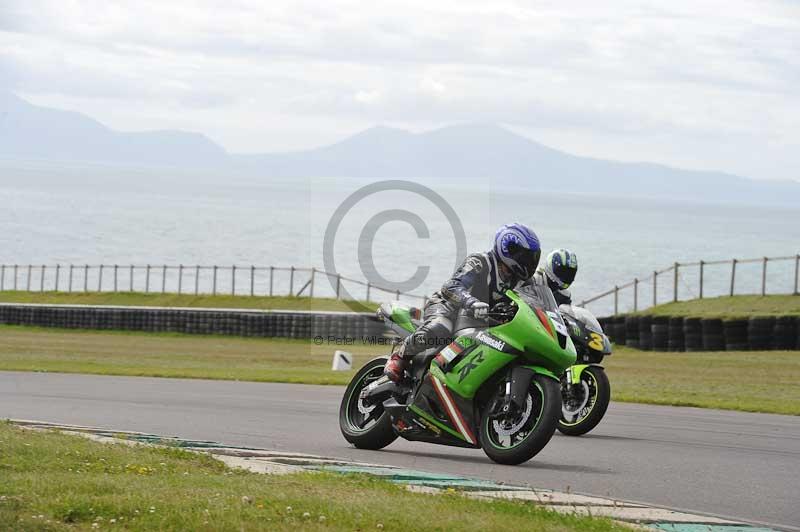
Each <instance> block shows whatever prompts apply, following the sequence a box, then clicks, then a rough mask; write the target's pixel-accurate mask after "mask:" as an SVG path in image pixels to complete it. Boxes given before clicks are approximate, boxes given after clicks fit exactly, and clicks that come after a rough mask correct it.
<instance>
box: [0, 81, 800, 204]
mask: <svg viewBox="0 0 800 532" xmlns="http://www.w3.org/2000/svg"><path fill="white" fill-rule="evenodd" d="M0 159H13V160H39V161H71V162H100V163H111V164H118V165H135V166H156V167H161V166H167V167H172V168H179V169H181V170H192V169H204V170H209V169H211V170H215V169H217V170H224V171H225V172H226V175H234V174H237V175H238V174H241V173H245V174H248V175H251V176H252V175H255V176H257V177H259V178H261V177H263V179H265V180H268V179H280V178H307V177H347V178H361V179H364V180H367V179H386V178H406V179H415V180H420V181H423V182H424V181H427V182H434V183H451V184H463V185H493V186H499V187H512V186H513V187H517V188H524V189H530V190H543V191H552V192H572V193H579V194H606V195H613V196H622V197H627V196H644V197H669V198H681V199H697V200H711V201H743V202H758V203H782V204H786V203H796V202H798V201H800V183H798V182H789V181H785V182H779V181H767V180H752V179H746V178H743V177H738V176H734V175H731V174H726V173H721V172H701V171H692V170H680V169H676V168H670V167H667V166H663V165H658V164H651V163H622V162H614V161H606V160H601V159H592V158H588V157H578V156H575V155H570V154H568V153H564V152H561V151H558V150H554V149H552V148H548V147H547V146H544V145H542V144H539V143H537V142H534V141H532V140H530V139H528V138H525V137H522V136H520V135H517V134H515V133H512V132H511V131H508V130H506V129H504V128H502V127H499V126H495V125H491V124H466V125H457V126H450V127H444V128H441V129H436V130H433V131H428V132H425V133H411V132H408V131H404V130H401V129H393V128H388V127H374V128H371V129H368V130H366V131H363V132H361V133H358V134H356V135H354V136H352V137H349V138H347V139H344V140H342V141H341V142H337V143H335V144H331V145H329V146H324V147H321V148H316V149H312V150H305V151H296V152H289V153H274V154H250V155H234V154H229V153H227V152H226V151H225V150H224V149H223V148H222V147H221V146H219V145H217V144H215V143H214V142H212V141H211V140H209V139H208V138H207V137H205V136H203V135H200V134H197V133H186V132H182V131H147V132H139V133H122V132H119V131H114V130H112V129H109V128H107V127H106V126H104V125H102V124H100V123H99V122H96V121H95V120H93V119H91V118H89V117H87V116H85V115H82V114H80V113H74V112H67V111H60V110H55V109H48V108H44V107H38V106H34V105H31V104H30V103H28V102H25V101H24V100H22V99H20V98H18V97H16V96H14V95H13V94H10V93H2V92H0Z"/></svg>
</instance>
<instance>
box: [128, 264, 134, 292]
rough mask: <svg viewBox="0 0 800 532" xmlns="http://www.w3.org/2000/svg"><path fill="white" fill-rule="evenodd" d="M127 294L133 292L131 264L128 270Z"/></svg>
mask: <svg viewBox="0 0 800 532" xmlns="http://www.w3.org/2000/svg"><path fill="white" fill-rule="evenodd" d="M128 292H133V264H131V265H130V267H129V269H128Z"/></svg>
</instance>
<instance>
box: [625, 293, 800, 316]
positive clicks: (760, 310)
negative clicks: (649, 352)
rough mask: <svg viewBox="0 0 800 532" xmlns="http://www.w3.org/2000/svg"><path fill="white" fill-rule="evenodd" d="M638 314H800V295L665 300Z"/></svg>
mask: <svg viewBox="0 0 800 532" xmlns="http://www.w3.org/2000/svg"><path fill="white" fill-rule="evenodd" d="M638 314H642V315H652V316H676V317H678V316H685V317H697V318H748V317H750V316H787V315H791V316H800V296H792V295H784V296H733V297H712V298H704V299H692V300H690V301H678V302H676V303H665V304H663V305H658V306H655V307H652V308H649V309H647V310H644V311H641V312H639V313H638Z"/></svg>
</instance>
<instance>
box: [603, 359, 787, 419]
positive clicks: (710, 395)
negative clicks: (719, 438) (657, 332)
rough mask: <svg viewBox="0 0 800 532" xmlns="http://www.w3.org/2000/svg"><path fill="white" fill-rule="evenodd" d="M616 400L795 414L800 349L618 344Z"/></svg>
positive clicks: (613, 363)
mask: <svg viewBox="0 0 800 532" xmlns="http://www.w3.org/2000/svg"><path fill="white" fill-rule="evenodd" d="M603 365H604V366H605V367H606V370H607V371H608V376H609V379H610V380H611V390H612V393H611V397H612V399H613V400H615V401H625V402H631V403H651V404H660V405H675V406H697V407H704V408H722V409H728V410H742V411H747V412H769V413H774V414H790V415H795V416H797V415H800V401H798V400H797V398H798V391H797V382H798V380H800V351H763V352H758V351H740V352H735V351H734V352H731V351H724V352H709V353H661V352H650V351H638V350H634V349H629V348H624V347H618V348H616V350H615V353H614V354H613V355H611V356H610V357H608V358H607V359H606V360H605V361H604V364H603Z"/></svg>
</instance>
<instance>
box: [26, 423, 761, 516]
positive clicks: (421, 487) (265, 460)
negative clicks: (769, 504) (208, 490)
mask: <svg viewBox="0 0 800 532" xmlns="http://www.w3.org/2000/svg"><path fill="white" fill-rule="evenodd" d="M10 421H11V422H12V423H14V424H15V425H18V426H20V427H23V428H26V429H30V430H54V431H59V432H63V433H68V434H74V435H78V436H82V437H85V438H89V439H91V440H93V441H97V442H101V443H114V444H127V445H148V446H159V447H180V448H182V449H185V450H187V451H191V452H198V453H207V454H210V455H212V456H213V457H214V458H216V459H218V460H220V461H222V462H223V463H225V464H226V465H227V466H229V467H232V468H241V469H245V470H247V471H251V472H253V473H260V474H270V475H275V474H292V473H300V472H309V471H312V472H313V471H327V472H334V473H342V474H367V475H373V476H377V477H381V478H384V479H386V480H388V481H391V482H396V483H400V484H404V485H405V486H406V488H407V489H409V490H410V491H414V492H417V493H427V494H441V493H445V492H458V493H460V494H462V495H463V496H465V497H470V498H475V499H482V500H497V499H503V500H517V501H528V502H531V503H534V504H538V505H541V506H543V507H545V508H547V509H549V510H552V511H555V512H559V513H565V514H577V515H585V516H593V517H607V518H610V519H613V520H615V521H618V522H620V523H623V524H625V525H630V526H633V527H635V528H640V529H646V530H661V531H668V532H699V531H704V532H768V531H772V530H774V529H771V528H765V527H758V526H753V525H750V524H747V523H743V522H740V521H736V520H731V519H725V518H722V517H715V516H708V515H699V514H693V513H687V512H681V511H676V510H671V509H667V508H658V507H652V506H648V505H645V504H641V503H635V502H630V501H623V500H618V499H611V498H604V497H596V496H591V495H583V494H578V493H567V492H561V491H554V490H549V489H538V488H531V487H529V486H513V485H508V484H502V483H498V482H493V481H488V480H481V479H474V478H466V477H461V476H458V475H447V474H437V473H430V472H425V471H416V470H412V469H404V468H401V467H396V466H391V465H382V464H370V463H363V462H353V461H349V460H342V459H338V458H332V457H323V456H315V455H309V454H303V453H292V452H283V451H270V450H267V449H257V448H249V447H235V446H228V445H224V444H220V443H216V442H210V441H200V440H184V439H181V438H175V437H163V436H158V435H154V434H147V433H142V432H132V431H111V430H106V429H101V428H94V427H85V426H79V425H65V424H58V423H49V422H43V421H32V420H16V419H12V420H10Z"/></svg>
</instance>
